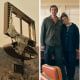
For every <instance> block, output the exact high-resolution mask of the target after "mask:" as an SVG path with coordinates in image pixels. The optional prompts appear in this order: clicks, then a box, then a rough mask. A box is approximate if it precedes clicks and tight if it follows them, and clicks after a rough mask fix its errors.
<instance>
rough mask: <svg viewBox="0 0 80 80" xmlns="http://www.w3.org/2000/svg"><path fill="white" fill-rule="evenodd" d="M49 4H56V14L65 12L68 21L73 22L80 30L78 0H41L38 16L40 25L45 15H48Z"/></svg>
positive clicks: (59, 14)
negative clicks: (39, 16) (39, 15)
mask: <svg viewBox="0 0 80 80" xmlns="http://www.w3.org/2000/svg"><path fill="white" fill-rule="evenodd" d="M50 5H57V6H58V9H59V11H58V16H59V17H60V16H61V14H62V13H63V12H66V13H67V14H68V16H69V18H70V22H73V23H75V24H76V25H77V26H78V27H79V31H80V23H79V17H80V13H79V7H80V5H79V0H41V13H40V14H41V18H40V26H41V24H42V21H43V19H44V18H45V17H47V16H49V15H50V11H49V8H50Z"/></svg>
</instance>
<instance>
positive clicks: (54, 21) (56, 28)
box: [41, 5, 66, 80]
mask: <svg viewBox="0 0 80 80" xmlns="http://www.w3.org/2000/svg"><path fill="white" fill-rule="evenodd" d="M57 12H58V8H57V6H56V5H52V6H51V7H50V13H51V15H50V16H49V17H47V18H45V19H44V21H43V24H42V28H41V49H42V50H44V57H45V64H49V65H51V62H52V61H51V59H52V53H54V57H55V61H56V65H57V66H59V67H60V68H61V70H62V76H63V80H66V75H65V70H64V65H63V52H62V46H61V28H62V22H61V20H60V19H59V18H58V17H57V16H56V15H57Z"/></svg>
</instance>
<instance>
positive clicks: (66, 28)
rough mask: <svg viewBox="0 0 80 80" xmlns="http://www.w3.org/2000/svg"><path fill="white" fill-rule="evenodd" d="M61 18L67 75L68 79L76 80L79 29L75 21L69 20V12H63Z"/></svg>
mask: <svg viewBox="0 0 80 80" xmlns="http://www.w3.org/2000/svg"><path fill="white" fill-rule="evenodd" d="M61 19H62V22H63V29H62V34H61V36H62V44H63V50H64V60H65V64H66V70H67V76H68V80H74V73H75V61H76V52H78V51H79V30H78V27H77V26H76V25H75V24H74V23H71V22H69V18H68V16H67V14H65V13H63V14H62V15H61Z"/></svg>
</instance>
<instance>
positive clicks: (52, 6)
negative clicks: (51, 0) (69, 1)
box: [50, 5, 58, 12]
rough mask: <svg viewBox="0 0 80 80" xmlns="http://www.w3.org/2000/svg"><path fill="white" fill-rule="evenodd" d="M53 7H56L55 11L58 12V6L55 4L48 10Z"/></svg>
mask: <svg viewBox="0 0 80 80" xmlns="http://www.w3.org/2000/svg"><path fill="white" fill-rule="evenodd" d="M53 7H56V10H57V12H58V7H57V6H56V5H51V6H50V11H51V8H53Z"/></svg>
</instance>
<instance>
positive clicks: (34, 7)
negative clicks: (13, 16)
mask: <svg viewBox="0 0 80 80" xmlns="http://www.w3.org/2000/svg"><path fill="white" fill-rule="evenodd" d="M7 1H8V2H10V3H12V4H13V5H14V6H16V7H17V8H18V9H20V10H21V11H22V12H23V13H25V14H26V15H28V16H29V17H30V18H32V19H33V20H34V21H35V28H36V41H37V46H39V1H38V0H34V2H32V0H0V47H2V46H4V45H5V44H8V43H10V42H11V39H10V38H9V37H8V36H6V35H4V34H3V30H4V3H5V2H7ZM15 22H16V23H14V25H16V26H17V28H19V26H18V25H19V23H17V22H18V21H15ZM24 29H25V28H24Z"/></svg>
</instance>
